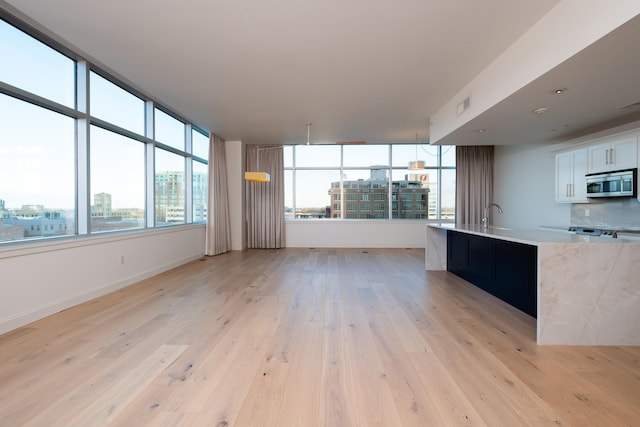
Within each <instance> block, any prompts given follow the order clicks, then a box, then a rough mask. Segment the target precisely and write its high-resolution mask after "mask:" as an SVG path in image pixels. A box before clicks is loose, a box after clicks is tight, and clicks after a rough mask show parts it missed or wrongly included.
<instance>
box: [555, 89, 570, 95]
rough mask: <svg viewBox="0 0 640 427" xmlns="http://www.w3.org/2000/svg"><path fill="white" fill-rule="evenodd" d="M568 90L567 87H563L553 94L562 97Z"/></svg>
mask: <svg viewBox="0 0 640 427" xmlns="http://www.w3.org/2000/svg"><path fill="white" fill-rule="evenodd" d="M566 91H567V88H566V87H562V88H558V89H554V90H553V93H555V94H556V95H560V94H561V93H563V92H566Z"/></svg>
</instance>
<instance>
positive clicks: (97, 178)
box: [90, 126, 145, 232]
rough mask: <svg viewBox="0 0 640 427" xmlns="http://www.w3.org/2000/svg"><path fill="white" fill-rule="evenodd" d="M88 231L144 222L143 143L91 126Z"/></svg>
mask: <svg viewBox="0 0 640 427" xmlns="http://www.w3.org/2000/svg"><path fill="white" fill-rule="evenodd" d="M90 135H91V138H90V141H91V150H90V151H91V168H90V170H91V180H90V182H91V185H90V189H91V191H90V194H91V198H92V201H91V231H92V232H100V231H114V230H123V229H128V228H141V227H144V225H145V216H144V211H145V209H144V207H145V192H144V177H145V173H144V144H143V143H141V142H139V141H136V140H133V139H131V138H127V137H125V136H122V135H119V134H117V133H114V132H110V131H108V130H105V129H102V128H99V127H96V126H91V134H90Z"/></svg>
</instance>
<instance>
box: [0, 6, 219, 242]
mask: <svg viewBox="0 0 640 427" xmlns="http://www.w3.org/2000/svg"><path fill="white" fill-rule="evenodd" d="M11 21H12V22H15V25H13V24H12V23H9V22H6V21H5V20H2V19H0V49H1V50H2V54H3V59H5V61H4V62H3V66H2V67H0V81H1V82H2V83H4V85H3V87H2V93H1V94H0V109H1V110H2V112H3V114H2V115H0V219H1V221H0V243H6V242H10V241H21V240H26V239H36V238H43V237H47V238H50V237H56V236H62V235H73V234H79V235H87V234H91V233H102V232H110V231H119V230H124V229H135V228H144V227H154V226H156V225H157V226H165V225H173V224H185V223H189V222H203V221H205V220H206V213H207V197H208V195H207V186H208V162H209V158H208V157H209V136H208V134H207V132H205V131H203V130H202V129H200V128H197V127H196V126H194V125H193V124H191V123H188V122H187V121H185V120H179V119H177V117H179V116H178V115H177V114H174V113H173V112H171V111H170V110H169V109H167V108H165V106H161V105H157V104H155V103H154V102H153V101H152V100H151V98H149V97H147V96H146V95H144V94H141V93H139V92H137V91H135V90H133V89H131V88H129V87H127V85H126V84H123V83H122V82H119V81H118V80H117V79H114V78H112V77H110V76H109V75H108V74H106V73H103V72H102V71H100V70H98V69H97V68H95V67H94V66H93V64H91V63H90V61H87V60H86V59H84V58H82V55H76V54H75V53H72V52H71V51H70V50H69V49H67V48H64V47H60V46H59V45H58V44H57V42H55V41H53V40H49V39H46V40H45V39H42V40H40V39H36V38H34V37H32V36H31V35H29V34H28V33H27V32H30V30H28V28H29V27H28V26H27V25H23V24H22V23H19V22H18V21H17V19H16V20H14V19H13V18H11ZM18 26H19V27H20V28H25V29H27V30H26V31H27V32H25V31H22V30H20V29H18ZM87 70H88V71H87ZM85 73H86V75H87V76H88V79H89V82H88V92H87V91H83V90H78V91H76V85H77V81H76V79H77V77H78V76H83V75H85ZM21 99H24V100H26V101H23V100H21ZM87 103H88V104H89V106H88V107H89V111H88V113H89V114H88V115H87V114H86V113H87V112H86V111H84V110H80V109H78V108H77V106H78V105H87ZM154 120H155V122H154ZM147 125H149V126H148V127H147ZM147 129H154V131H155V132H154V133H153V134H151V133H147ZM187 131H188V132H187ZM154 136H155V138H154ZM187 136H189V140H190V141H191V144H188V145H187V140H188V139H187ZM152 158H155V165H154V164H153V163H152V164H148V160H149V159H152ZM187 165H189V167H188V168H187V167H186V166H187ZM154 169H155V173H154ZM152 182H155V184H156V185H150V186H149V185H147V184H148V183H152ZM149 187H150V188H149ZM187 191H190V194H187ZM187 201H191V202H192V203H191V204H190V205H189V206H187ZM154 202H155V218H154V216H153V215H152V213H151V212H147V209H146V208H147V207H148V206H150V205H154ZM154 219H155V222H154Z"/></svg>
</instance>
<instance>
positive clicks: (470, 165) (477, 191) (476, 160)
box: [456, 146, 494, 226]
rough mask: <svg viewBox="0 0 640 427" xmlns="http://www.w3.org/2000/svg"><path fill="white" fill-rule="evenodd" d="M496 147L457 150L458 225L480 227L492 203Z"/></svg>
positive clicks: (457, 148) (461, 148) (459, 148)
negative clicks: (475, 225)
mask: <svg viewBox="0 0 640 427" xmlns="http://www.w3.org/2000/svg"><path fill="white" fill-rule="evenodd" d="M493 152H494V147H493V146H478V147H456V186H457V189H456V225H458V226H460V225H463V224H469V225H471V224H480V221H481V220H482V215H483V214H484V208H485V206H487V205H488V204H490V203H493Z"/></svg>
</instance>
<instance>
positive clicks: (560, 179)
mask: <svg viewBox="0 0 640 427" xmlns="http://www.w3.org/2000/svg"><path fill="white" fill-rule="evenodd" d="M571 184H573V162H572V160H571V153H561V154H556V202H562V203H568V202H571V196H570V194H571Z"/></svg>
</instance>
